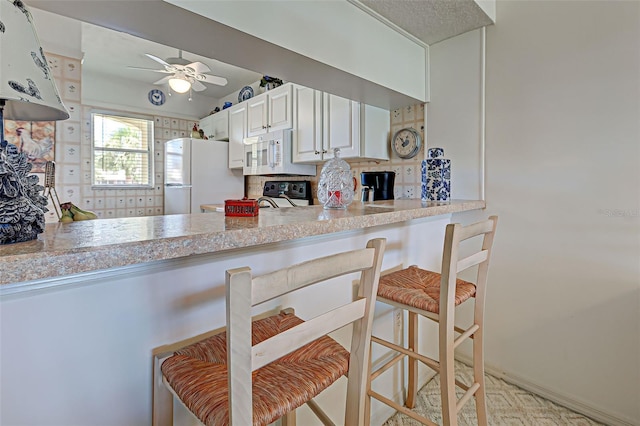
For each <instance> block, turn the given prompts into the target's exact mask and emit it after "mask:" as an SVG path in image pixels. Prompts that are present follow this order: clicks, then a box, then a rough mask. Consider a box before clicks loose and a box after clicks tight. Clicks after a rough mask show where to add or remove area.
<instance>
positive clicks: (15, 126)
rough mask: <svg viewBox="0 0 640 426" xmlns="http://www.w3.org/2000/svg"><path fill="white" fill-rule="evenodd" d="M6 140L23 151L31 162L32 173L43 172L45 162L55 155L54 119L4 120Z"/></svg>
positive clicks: (52, 158)
mask: <svg viewBox="0 0 640 426" xmlns="http://www.w3.org/2000/svg"><path fill="white" fill-rule="evenodd" d="M4 137H5V139H6V141H7V142H9V143H10V144H13V145H15V146H16V147H18V151H19V152H24V153H25V155H26V156H27V159H28V160H29V162H30V163H32V164H33V168H32V169H31V172H32V173H44V168H45V163H46V162H47V161H53V160H54V157H55V138H56V122H55V121H14V120H5V121H4Z"/></svg>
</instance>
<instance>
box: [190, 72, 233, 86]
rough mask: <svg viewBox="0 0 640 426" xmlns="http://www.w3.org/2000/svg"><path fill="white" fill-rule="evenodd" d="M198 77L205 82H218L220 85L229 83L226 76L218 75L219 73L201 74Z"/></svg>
mask: <svg viewBox="0 0 640 426" xmlns="http://www.w3.org/2000/svg"><path fill="white" fill-rule="evenodd" d="M197 78H198V80H200V81H204V82H205V83H210V84H217V85H218V86H226V85H227V79H226V78H224V77H218V76H217V75H209V74H199V75H198V77H197Z"/></svg>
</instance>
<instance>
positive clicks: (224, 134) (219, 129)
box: [205, 109, 229, 141]
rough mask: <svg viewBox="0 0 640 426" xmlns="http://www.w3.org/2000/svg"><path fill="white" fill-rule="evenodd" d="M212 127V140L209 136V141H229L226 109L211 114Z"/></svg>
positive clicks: (227, 112)
mask: <svg viewBox="0 0 640 426" xmlns="http://www.w3.org/2000/svg"><path fill="white" fill-rule="evenodd" d="M212 117H213V120H212V127H213V133H212V135H213V138H212V137H211V136H209V139H214V140H217V141H228V140H229V111H228V109H225V110H222V111H220V112H217V113H215V114H213V116H212ZM205 134H206V133H205Z"/></svg>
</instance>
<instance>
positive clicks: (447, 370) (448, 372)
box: [439, 304, 458, 426]
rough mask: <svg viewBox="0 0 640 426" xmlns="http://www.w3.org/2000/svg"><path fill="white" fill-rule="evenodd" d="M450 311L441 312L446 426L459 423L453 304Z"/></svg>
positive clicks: (441, 360)
mask: <svg viewBox="0 0 640 426" xmlns="http://www.w3.org/2000/svg"><path fill="white" fill-rule="evenodd" d="M450 311H451V312H446V313H444V315H443V312H440V324H439V326H440V342H439V344H440V347H439V351H440V395H441V398H442V422H443V423H442V424H443V425H444V426H457V425H458V412H457V410H456V401H457V399H456V382H455V370H454V352H453V338H454V333H453V318H454V316H453V304H451V305H450Z"/></svg>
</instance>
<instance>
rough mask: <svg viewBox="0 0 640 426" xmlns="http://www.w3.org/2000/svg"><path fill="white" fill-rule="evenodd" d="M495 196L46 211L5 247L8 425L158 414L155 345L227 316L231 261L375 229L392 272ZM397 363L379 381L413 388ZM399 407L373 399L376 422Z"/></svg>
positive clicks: (269, 256) (338, 287) (432, 249)
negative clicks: (247, 213) (126, 211)
mask: <svg viewBox="0 0 640 426" xmlns="http://www.w3.org/2000/svg"><path fill="white" fill-rule="evenodd" d="M484 207H485V203H484V202H483V201H462V200H461V201H452V202H450V203H441V204H437V203H424V204H423V203H422V202H421V201H420V200H395V201H394V200H388V201H376V202H374V203H362V202H354V203H353V204H352V205H351V206H349V208H348V209H346V210H325V209H323V208H322V206H306V207H291V208H279V209H277V208H264V209H261V210H260V212H259V215H258V216H256V217H225V215H224V213H221V212H213V213H197V214H190V215H189V214H187V215H167V216H152V217H132V218H122V219H97V220H89V221H82V222H73V223H50V224H47V225H46V229H45V232H44V233H42V234H40V235H39V236H38V239H37V240H34V241H30V242H23V243H18V244H11V245H5V246H0V371H2V374H1V375H0V389H2V398H1V399H0V424H23V425H43V424H46V425H71V424H73V425H80V424H81V425H98V424H100V425H144V424H151V405H152V404H151V400H152V395H153V388H154V386H155V385H154V382H153V379H152V374H151V373H152V360H153V356H152V354H153V353H154V351H156V350H158V349H159V348H160V349H162V348H165V347H166V345H168V344H171V343H174V342H177V341H180V340H182V339H185V338H188V337H191V336H195V335H199V334H201V333H205V332H208V331H210V330H215V329H218V328H220V327H224V326H225V324H226V313H225V305H226V302H225V300H226V299H225V294H226V290H227V289H226V282H225V271H227V270H229V269H233V268H239V267H244V266H248V267H250V268H251V271H252V273H254V274H262V273H266V272H271V271H274V270H276V269H281V268H283V267H285V266H288V265H291V264H293V263H299V262H304V261H307V260H310V259H313V258H317V257H319V256H324V255H328V254H332V253H336V252H338V251H340V252H342V251H347V250H355V249H360V248H362V247H364V246H365V245H366V243H367V241H368V240H370V239H371V238H385V239H386V240H387V244H386V250H385V253H384V258H383V264H382V269H383V271H389V270H394V269H396V268H399V267H404V266H408V265H419V266H422V267H425V268H439V264H440V262H441V259H442V244H443V239H444V232H445V228H446V226H447V224H448V223H450V222H451V219H452V215H453V214H455V213H458V212H465V211H470V210H478V209H482V208H484ZM354 282H355V283H357V274H354V276H353V277H343V278H342V279H339V280H331V281H330V282H328V283H326V284H327V285H326V286H323V287H322V288H319V289H316V288H314V289H305V290H304V292H303V293H301V294H299V295H286V296H282V297H280V298H277V299H273V300H271V301H269V302H267V305H268V306H264V309H265V310H276V311H277V310H280V309H282V308H289V307H290V308H293V309H295V311H296V314H298V315H299V316H300V317H301V318H303V319H306V318H309V317H312V316H314V314H315V313H316V312H317V310H318V309H320V308H334V307H338V306H340V305H342V304H344V303H346V302H349V301H350V300H346V299H345V298H346V297H348V296H347V294H348V293H349V292H344V291H343V290H344V288H343V287H344V286H345V285H348V286H354V285H355V284H354ZM339 295H342V296H339ZM375 309H376V314H375V319H374V324H373V327H374V333H375V335H376V336H379V337H381V338H385V339H387V340H390V341H395V340H394V339H399V338H400V337H401V336H403V334H404V332H403V330H402V323H401V321H400V320H399V317H398V314H397V313H396V312H395V311H394V309H393V308H392V307H390V306H389V305H386V306H385V305H384V304H381V303H380V304H376V308H375ZM258 313H259V312H256V314H258ZM422 326H423V325H422V324H421V327H422ZM424 326H426V327H435V325H433V324H424ZM426 330H429V329H426ZM349 333H350V330H339V332H338V334H337V335H336V336H335V338H336V339H337V340H338V341H340V339H341V338H344V339H347V338H349ZM345 341H347V340H345ZM421 349H422V350H424V351H426V353H429V352H428V350H427V349H428V348H426V347H425V348H421ZM373 362H374V365H375V363H378V362H384V353H378V352H375V353H374V358H373ZM398 368H399V367H398ZM421 371H422V370H421ZM423 373H424V374H426V372H421V373H420V374H423ZM385 374H389V376H388V377H380V378H379V379H378V381H379V383H380V385H381V386H387V387H388V388H389V389H391V390H392V392H393V394H396V395H401V394H402V389H401V387H402V385H403V381H402V380H401V379H400V377H401V375H402V372H401V371H400V370H399V369H398V370H397V371H396V370H394V369H390V370H389V372H388V373H385ZM419 380H421V381H422V382H424V381H426V376H425V377H422V376H420V377H419ZM332 389H334V390H332ZM326 392H327V393H326V394H325V395H323V402H324V403H323V407H324V408H327V412H328V414H329V415H330V416H332V417H335V418H341V417H343V415H344V414H343V413H341V410H343V408H344V404H343V401H344V398H343V396H341V393H340V392H341V390H340V386H338V387H337V388H330V389H327V391H326ZM341 401H342V402H341ZM33 407H39V409H37V410H34V409H33ZM176 407H177V408H176V409H177V410H179V407H181V405H180V404H176ZM385 410H386V411H385ZM391 414H392V409H391V408H389V407H387V406H385V405H384V404H377V403H375V402H374V403H373V404H372V424H381V423H382V422H383V421H384V420H385V419H387V418H389V416H390V415H391ZM183 415H185V413H184V412H178V413H176V416H177V418H183V417H182V416H183ZM296 415H297V416H298V423H299V424H304V425H315V424H317V423H315V422H314V420H312V419H311V418H310V416H311V417H312V416H313V415H312V414H309V413H308V412H307V411H304V410H300V412H299V413H297V414H296ZM176 424H187V423H185V422H180V421H178V422H176ZM188 424H192V423H191V422H188Z"/></svg>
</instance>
